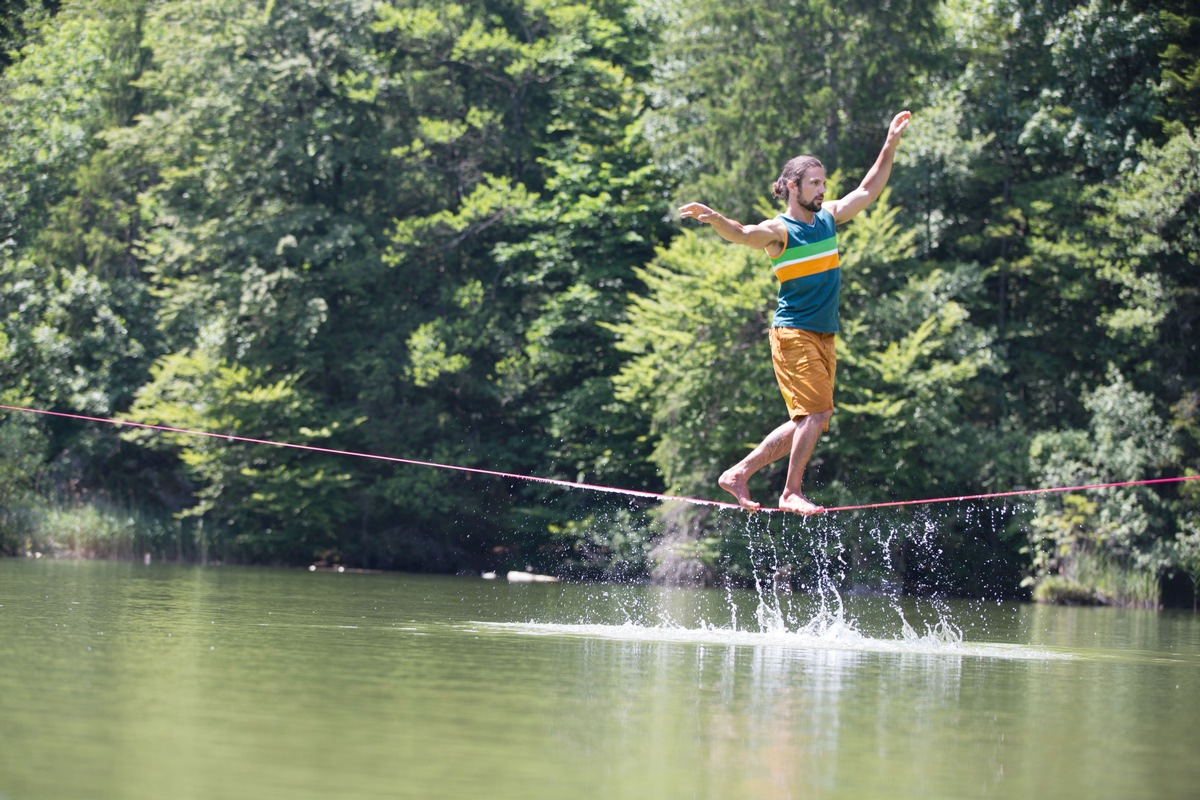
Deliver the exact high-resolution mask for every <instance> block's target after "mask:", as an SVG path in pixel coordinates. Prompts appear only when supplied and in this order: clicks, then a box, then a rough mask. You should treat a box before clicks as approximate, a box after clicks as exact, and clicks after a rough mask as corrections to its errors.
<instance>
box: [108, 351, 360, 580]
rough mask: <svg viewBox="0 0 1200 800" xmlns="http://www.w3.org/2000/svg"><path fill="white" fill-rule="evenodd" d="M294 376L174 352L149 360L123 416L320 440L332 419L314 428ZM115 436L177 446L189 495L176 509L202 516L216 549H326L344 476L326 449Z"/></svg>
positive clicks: (349, 484)
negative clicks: (192, 487)
mask: <svg viewBox="0 0 1200 800" xmlns="http://www.w3.org/2000/svg"><path fill="white" fill-rule="evenodd" d="M295 384H296V382H295V380H286V379H285V380H279V381H273V382H272V381H267V380H265V379H264V376H263V375H262V374H261V373H260V372H254V371H252V370H250V369H249V368H246V367H243V366H237V365H230V364H227V363H223V362H220V361H218V360H216V359H214V358H213V357H212V356H211V355H210V354H209V353H205V352H190V351H189V352H184V353H177V354H173V355H170V356H167V357H166V358H164V359H162V360H161V361H160V362H159V363H158V364H157V365H156V366H155V368H154V369H153V370H152V373H151V381H150V382H149V383H147V384H146V385H145V386H143V387H142V388H141V389H140V390H139V392H138V396H137V400H136V402H135V403H134V404H133V406H132V408H131V409H130V411H129V414H128V416H129V418H130V419H131V420H136V421H140V422H145V423H148V424H151V425H160V426H166V427H170V428H175V429H181V430H188V431H200V432H213V433H220V434H223V435H225V436H231V437H243V438H250V439H258V440H265V441H279V442H287V443H289V444H293V445H301V446H303V445H313V446H323V444H324V443H326V442H328V440H329V437H330V435H331V434H332V433H333V431H334V430H335V429H336V424H334V423H331V424H329V425H327V426H322V427H318V425H317V420H316V418H315V413H314V410H313V405H314V403H313V399H312V398H311V397H309V396H306V395H305V394H304V393H303V392H302V391H300V390H298V389H297V387H296V385H295ZM124 436H125V438H126V439H127V440H129V441H132V442H136V443H139V444H142V445H143V446H147V447H171V448H173V449H176V450H177V451H178V453H179V458H180V461H181V463H182V465H183V468H184V471H185V472H186V474H187V475H188V477H189V478H190V479H191V480H192V481H193V482H194V483H195V484H196V486H197V489H196V498H197V501H198V502H197V504H196V505H195V506H193V507H191V508H189V509H186V510H185V511H183V512H182V515H181V516H183V517H203V518H205V519H207V520H209V521H210V533H209V534H208V536H209V540H208V541H209V544H210V547H212V548H213V550H212V553H213V554H214V555H216V556H217V557H218V558H226V559H230V558H232V559H239V560H242V559H246V560H252V561H263V560H267V561H272V560H282V561H284V562H285V563H305V562H307V561H311V560H313V559H314V558H315V557H316V556H317V555H318V554H320V553H323V552H326V551H328V550H330V549H335V548H336V542H337V528H338V526H339V525H340V524H342V521H343V520H345V519H346V518H347V517H348V516H349V515H350V514H351V513H352V506H351V499H350V498H351V492H352V490H353V484H354V478H353V475H352V474H351V473H350V472H349V471H347V469H346V466H345V464H344V462H343V461H342V460H341V459H339V458H337V457H335V456H330V455H324V454H313V453H309V452H304V451H299V450H296V449H286V450H280V449H278V448H268V447H266V446H265V445H262V444H255V443H249V442H242V441H237V440H233V439H225V438H223V437H222V436H216V437H213V436H202V437H198V436H194V435H189V434H183V433H175V432H152V431H149V430H148V429H144V428H137V429H132V430H130V431H128V432H127V433H125V434H124ZM211 529H215V530H211Z"/></svg>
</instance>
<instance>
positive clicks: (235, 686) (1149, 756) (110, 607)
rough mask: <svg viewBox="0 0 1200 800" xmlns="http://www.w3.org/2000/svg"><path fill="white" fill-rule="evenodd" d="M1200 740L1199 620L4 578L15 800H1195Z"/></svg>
mask: <svg viewBox="0 0 1200 800" xmlns="http://www.w3.org/2000/svg"><path fill="white" fill-rule="evenodd" d="M842 602H844V604H845V605H844V606H843V605H841V603H842ZM1198 724H1200V620H1198V618H1197V617H1196V616H1195V615H1193V614H1191V613H1182V612H1164V613H1154V612H1147V611H1121V610H1113V609H1094V608H1048V607H1039V606H1033V605H1020V604H1002V605H997V604H994V603H993V604H965V603H964V604H959V603H937V604H932V603H927V602H925V603H922V602H917V601H905V602H903V603H901V602H899V601H896V600H888V599H886V598H878V597H864V598H845V599H844V601H843V598H840V597H837V596H828V597H824V598H820V597H818V598H813V597H807V596H782V597H775V596H773V595H768V596H767V597H766V598H765V599H763V598H760V597H759V596H758V595H757V594H755V593H750V592H745V593H738V592H726V591H720V590H709V591H694V590H681V589H663V588H655V587H648V586H597V585H569V584H510V583H508V582H506V581H504V580H500V581H485V580H481V579H477V578H449V577H430V576H413V575H399V574H351V573H343V574H336V573H309V572H303V571H290V570H271V569H248V568H232V567H185V566H174V565H152V566H144V565H141V564H117V563H97V562H61V561H46V560H36V561H35V560H17V559H13V560H7V561H5V560H0V800H42V799H45V800H51V799H53V800H63V799H64V798H88V799H89V800H108V799H109V798H112V800H117V799H118V798H119V799H120V800H137V799H138V798H147V800H148V799H149V798H154V799H155V800H161V799H163V798H171V799H172V800H180V799H188V798H195V799H197V800H200V799H202V798H203V799H207V798H212V799H213V800H217V799H218V798H220V800H229V798H256V799H257V800H264V799H267V798H289V800H292V799H296V798H322V799H323V800H324V799H327V798H339V800H346V799H352V798H376V797H378V798H456V799H458V798H476V797H479V798H501V799H503V798H855V800H860V799H862V798H956V799H957V798H973V797H987V798H1089V799H1092V798H1114V800H1115V799H1117V798H1120V799H1121V800H1127V799H1128V798H1195V797H1197V796H1200V759H1198V758H1197V755H1196V738H1195V737H1196V730H1197V725H1198Z"/></svg>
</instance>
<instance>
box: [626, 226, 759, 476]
mask: <svg viewBox="0 0 1200 800" xmlns="http://www.w3.org/2000/svg"><path fill="white" fill-rule="evenodd" d="M637 274H638V277H639V278H640V279H641V281H642V283H643V284H644V285H645V287H646V290H645V293H644V294H641V295H636V296H632V297H631V298H630V305H629V310H628V315H627V317H626V318H625V319H624V320H623V321H622V322H620V323H618V324H617V325H615V326H613V328H612V329H613V331H614V332H615V333H616V334H617V335H618V337H619V341H618V343H617V347H618V348H620V349H621V350H622V351H624V352H627V353H630V354H631V355H632V358H631V359H630V360H629V361H628V362H627V363H626V364H625V365H624V366H623V367H622V369H621V371H620V372H619V373H618V374H617V376H616V378H615V379H614V383H615V386H616V399H617V400H618V401H620V402H622V403H625V404H626V405H627V406H629V407H631V408H634V409H637V410H638V411H639V412H640V413H641V414H643V415H645V416H646V418H648V419H649V421H650V433H651V434H652V435H653V436H654V440H655V446H654V450H653V451H652V453H651V455H650V458H651V460H652V461H653V462H654V463H655V465H657V467H658V469H659V472H660V473H661V475H662V477H663V480H664V483H665V484H666V487H667V490H668V491H669V492H672V493H682V494H685V495H689V496H694V495H696V494H697V493H698V495H699V496H711V495H712V493H713V491H714V489H715V488H716V479H717V477H718V476H719V475H720V473H721V471H722V470H723V469H724V468H725V467H726V466H728V464H726V463H725V462H726V461H728V462H729V463H732V462H733V461H736V460H737V458H740V457H741V455H743V454H744V450H745V449H747V448H749V447H753V446H754V445H755V444H757V442H758V440H759V439H761V438H762V436H763V435H765V434H766V433H767V431H769V430H770V429H771V428H773V427H774V426H775V425H777V424H778V423H779V422H780V421H782V419H781V416H780V415H781V414H782V413H783V408H782V400H781V399H780V398H779V396H778V390H777V389H776V388H775V382H774V374H773V372H772V370H771V362H770V353H769V351H768V348H767V345H766V332H767V327H768V324H769V320H768V315H767V310H768V308H769V307H770V302H769V301H770V295H771V282H772V280H773V277H772V275H771V271H770V268H769V264H768V263H767V262H766V261H765V259H764V257H763V256H762V255H761V254H759V253H754V252H751V251H749V250H746V249H745V248H740V247H735V246H732V245H728V244H725V243H724V242H721V241H720V240H717V239H716V238H715V237H713V236H712V235H711V234H709V233H708V232H707V231H706V232H701V233H693V232H690V231H689V232H685V233H683V234H682V235H681V236H679V237H678V238H677V239H675V240H674V241H673V242H672V243H671V246H670V247H669V248H667V249H665V250H661V251H660V252H659V253H658V256H657V257H656V258H655V260H654V261H653V262H651V263H650V264H649V265H647V266H646V267H643V268H641V269H639V270H638V273H637ZM716 376H720V378H719V380H718V379H716ZM772 412H774V413H772ZM735 456H736V457H735Z"/></svg>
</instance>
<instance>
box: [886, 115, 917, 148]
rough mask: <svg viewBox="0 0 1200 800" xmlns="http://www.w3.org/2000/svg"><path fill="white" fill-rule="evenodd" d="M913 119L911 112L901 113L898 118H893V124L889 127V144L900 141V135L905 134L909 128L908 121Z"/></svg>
mask: <svg viewBox="0 0 1200 800" xmlns="http://www.w3.org/2000/svg"><path fill="white" fill-rule="evenodd" d="M910 119H912V112H911V111H901V112H900V113H899V114H897V115H896V116H894V117H892V124H891V125H889V126H888V134H887V138H888V142H889V143H891V142H894V141H899V139H900V134H902V133H904V129H905V128H907V127H908V121H909V120H910Z"/></svg>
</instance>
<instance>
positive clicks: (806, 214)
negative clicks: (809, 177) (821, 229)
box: [788, 200, 817, 225]
mask: <svg viewBox="0 0 1200 800" xmlns="http://www.w3.org/2000/svg"><path fill="white" fill-rule="evenodd" d="M788 216H789V217H791V218H792V219H794V220H797V221H799V222H803V223H805V224H807V225H812V224H813V222H814V221H815V220H816V218H817V215H816V214H815V213H813V212H812V211H809V210H808V209H807V208H805V207H804V206H802V205H800V204H799V203H797V202H796V201H795V200H789V201H788Z"/></svg>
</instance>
